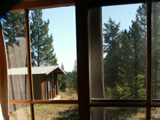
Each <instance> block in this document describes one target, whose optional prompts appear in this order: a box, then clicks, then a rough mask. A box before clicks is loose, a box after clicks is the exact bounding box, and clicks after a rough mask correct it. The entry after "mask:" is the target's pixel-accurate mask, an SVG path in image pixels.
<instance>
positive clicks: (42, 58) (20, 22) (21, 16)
mask: <svg viewBox="0 0 160 120" xmlns="http://www.w3.org/2000/svg"><path fill="white" fill-rule="evenodd" d="M48 25H49V20H47V21H44V20H42V10H41V9H39V10H33V11H32V12H31V16H30V37H31V55H32V57H31V58H32V65H33V66H49V65H56V64H57V58H56V54H55V53H54V47H53V36H52V34H51V35H49V33H48V32H49V28H48ZM2 28H3V34H4V39H5V42H6V48H7V46H13V43H14V44H17V45H18V44H19V37H25V36H26V33H25V13H24V12H15V13H7V14H6V15H5V16H4V17H3V19H2Z"/></svg>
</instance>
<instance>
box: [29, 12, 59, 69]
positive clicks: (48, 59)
mask: <svg viewBox="0 0 160 120" xmlns="http://www.w3.org/2000/svg"><path fill="white" fill-rule="evenodd" d="M30 18H31V22H30V31H31V55H32V64H33V65H37V66H44V65H45V66H46V65H47V66H49V65H56V64H57V58H56V55H55V54H54V53H53V52H54V48H53V37H52V34H51V35H48V31H49V29H48V25H49V20H47V21H43V20H42V10H34V11H33V12H32V13H31V17H30Z"/></svg>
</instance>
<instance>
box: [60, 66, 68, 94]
mask: <svg viewBox="0 0 160 120" xmlns="http://www.w3.org/2000/svg"><path fill="white" fill-rule="evenodd" d="M61 69H62V70H64V65H63V64H62V65H61ZM66 82H67V76H66V75H58V88H59V89H60V90H61V91H63V92H64V91H65V89H66Z"/></svg>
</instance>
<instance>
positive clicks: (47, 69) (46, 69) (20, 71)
mask: <svg viewBox="0 0 160 120" xmlns="http://www.w3.org/2000/svg"><path fill="white" fill-rule="evenodd" d="M52 71H57V72H58V74H64V75H65V74H66V73H65V72H64V71H63V70H62V69H61V68H60V67H59V66H58V65H54V66H40V67H32V74H37V75H38V74H46V75H48V74H49V73H51V72H52ZM27 74H28V70H27V67H22V68H10V69H8V75H27Z"/></svg>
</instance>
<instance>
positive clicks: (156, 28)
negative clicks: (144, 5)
mask: <svg viewBox="0 0 160 120" xmlns="http://www.w3.org/2000/svg"><path fill="white" fill-rule="evenodd" d="M159 6H160V2H152V99H160V89H159V88H160V80H159V79H160V70H159V67H160V62H159V60H160V57H159V56H160V49H159V42H160V36H159V32H160V23H159V21H160V18H159V15H160V14H159V11H160V8H159Z"/></svg>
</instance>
